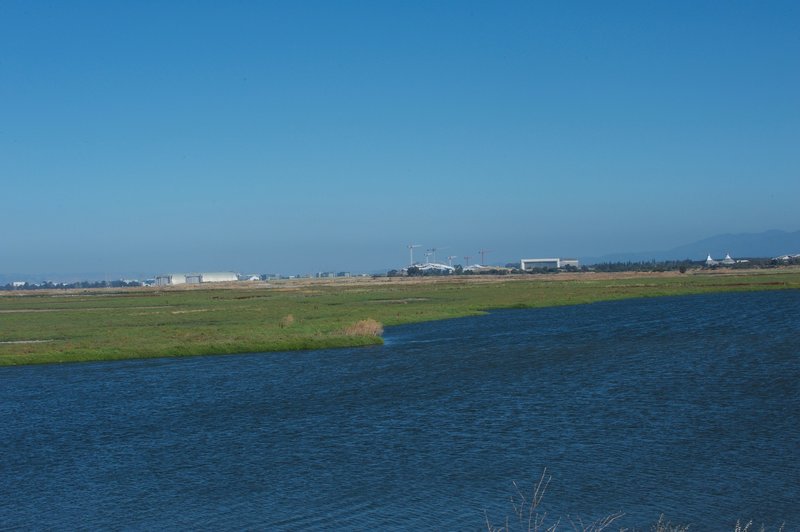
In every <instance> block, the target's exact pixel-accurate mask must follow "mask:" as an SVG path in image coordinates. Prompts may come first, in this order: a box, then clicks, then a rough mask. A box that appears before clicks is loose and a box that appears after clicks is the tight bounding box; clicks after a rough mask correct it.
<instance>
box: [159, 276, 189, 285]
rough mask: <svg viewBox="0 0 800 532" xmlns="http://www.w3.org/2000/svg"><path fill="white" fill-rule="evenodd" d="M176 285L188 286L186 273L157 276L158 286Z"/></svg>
mask: <svg viewBox="0 0 800 532" xmlns="http://www.w3.org/2000/svg"><path fill="white" fill-rule="evenodd" d="M176 284H186V274H185V273H166V274H164V275H157V276H156V285H158V286H167V285H176Z"/></svg>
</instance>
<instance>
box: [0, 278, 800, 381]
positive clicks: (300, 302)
mask: <svg viewBox="0 0 800 532" xmlns="http://www.w3.org/2000/svg"><path fill="white" fill-rule="evenodd" d="M798 288H800V270H798V269H776V270H759V271H747V272H736V273H734V272H710V273H704V272H690V273H687V274H678V273H649V274H648V273H645V274H642V273H639V274H636V273H624V274H595V273H579V274H555V275H538V276H531V275H528V276H520V277H512V276H499V277H494V276H460V277H453V278H391V279H386V278H383V279H366V278H364V279H337V280H328V281H322V280H320V281H278V282H270V283H250V282H242V283H230V284H220V285H213V286H212V285H204V286H199V287H198V286H194V287H170V288H160V289H156V288H128V289H93V290H68V291H56V290H52V291H37V292H3V293H1V294H2V295H0V365H17V364H40V363H56V362H78V361H89V360H113V359H130V358H147V357H163V356H181V355H212V354H215V355H218V354H230V353H251V352H266V351H287V350H296V349H316V348H327V347H345V346H362V345H370V344H378V343H381V341H382V340H381V338H380V337H379V336H374V335H369V334H356V333H355V332H354V331H353V330H348V329H352V328H353V326H354V325H355V324H356V323H358V322H359V321H361V320H368V319H371V320H377V321H378V322H380V323H382V324H383V325H385V326H391V325H399V324H403V323H411V322H420V321H429V320H440V319H447V318H455V317H460V316H469V315H477V314H481V313H483V312H485V311H487V310H490V309H497V308H528V307H545V306H555V305H574V304H582V303H592V302H597V301H608V300H617V299H625V298H635V297H654V296H666V295H684V294H700V293H710V292H731V291H751V290H777V289H798ZM714 311H715V312H719V311H721V310H720V309H715V310H714ZM765 311H766V309H765Z"/></svg>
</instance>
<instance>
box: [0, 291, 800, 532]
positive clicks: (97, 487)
mask: <svg viewBox="0 0 800 532" xmlns="http://www.w3.org/2000/svg"><path fill="white" fill-rule="evenodd" d="M799 311H800V292H799V291H776V292H756V293H740V294H715V295H706V296H688V297H666V298H652V299H638V300H630V301H619V302H607V303H597V304H592V305H583V306H572V307H558V308H548V309H532V310H505V311H497V312H492V313H490V314H489V315H487V316H481V317H475V318H463V319H456V320H448V321H441V322H434V323H425V324H417V325H409V326H402V327H395V328H390V329H388V330H387V332H386V335H385V338H386V345H384V346H381V347H374V348H359V349H336V350H322V351H309V352H293V353H269V354H251V355H235V356H218V357H191V358H175V359H151V360H138V361H125V362H103V363H83V364H65V365H47V366H28V367H13V368H12V367H7V368H0V529H9V528H10V529H14V528H23V529H30V528H37V529H47V528H57V529H74V528H82V529H97V528H111V529H118V528H126V529H148V530H153V529H187V528H190V529H220V528H221V529H241V528H253V529H264V528H270V529H411V528H413V529H420V528H425V529H434V530H479V529H485V523H486V518H487V517H488V519H489V520H490V521H491V522H492V523H494V524H495V525H500V524H502V523H503V522H504V520H505V518H506V516H512V517H513V507H512V506H511V504H510V502H509V497H510V496H511V495H512V494H513V493H514V487H513V485H512V481H516V482H517V483H518V485H519V486H520V487H521V488H522V489H523V490H524V491H527V490H529V489H530V488H531V486H532V483H533V482H534V481H535V480H537V479H538V478H539V476H540V475H541V473H542V471H543V468H545V467H546V468H547V471H548V474H550V475H552V481H551V483H550V486H549V488H548V491H547V493H546V495H545V497H544V499H543V501H542V506H541V509H542V511H546V512H547V514H548V521H549V522H552V520H553V519H556V518H558V517H559V516H560V517H561V518H562V523H568V516H569V517H571V518H572V519H573V520H575V519H576V518H578V517H579V518H581V519H583V521H584V522H586V521H591V520H593V519H596V518H600V517H603V516H605V515H608V514H610V513H613V512H616V511H622V512H624V513H625V516H624V517H622V518H621V519H620V520H619V521H618V522H617V523H618V524H619V525H620V526H628V527H640V528H646V529H649V525H650V524H652V523H654V522H655V521H657V520H658V517H659V515H660V514H662V513H663V514H665V516H666V517H667V518H668V519H670V520H671V521H672V522H678V523H689V524H691V525H692V529H694V530H731V529H732V527H733V524H734V523H735V521H736V519H737V518H741V519H744V520H749V519H753V520H754V521H755V523H757V524H761V523H764V524H765V525H767V526H768V527H773V526H777V525H780V523H781V522H783V521H785V522H786V527H787V528H786V529H787V530H796V529H798V528H799V527H800V465H798V458H800V347H799V346H798V340H800V312H799ZM566 528H567V529H569V527H566Z"/></svg>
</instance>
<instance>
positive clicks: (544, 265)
mask: <svg viewBox="0 0 800 532" xmlns="http://www.w3.org/2000/svg"><path fill="white" fill-rule="evenodd" d="M567 266H571V267H573V268H578V266H579V263H578V259H522V260H520V261H519V269H520V270H522V271H531V270H560V269H562V268H566V267H567Z"/></svg>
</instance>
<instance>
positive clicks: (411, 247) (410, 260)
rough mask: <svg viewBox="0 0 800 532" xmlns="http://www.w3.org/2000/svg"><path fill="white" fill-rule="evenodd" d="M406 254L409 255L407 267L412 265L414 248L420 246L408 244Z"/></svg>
mask: <svg viewBox="0 0 800 532" xmlns="http://www.w3.org/2000/svg"><path fill="white" fill-rule="evenodd" d="M406 247H408V254H409V263H408V265H409V266H413V265H414V248H418V247H420V244H409V245H408V246H406Z"/></svg>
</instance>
